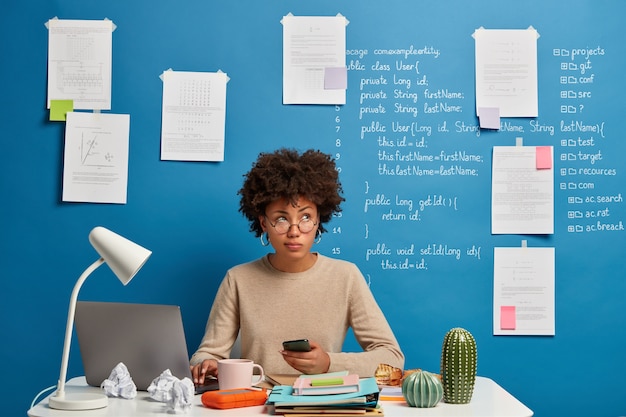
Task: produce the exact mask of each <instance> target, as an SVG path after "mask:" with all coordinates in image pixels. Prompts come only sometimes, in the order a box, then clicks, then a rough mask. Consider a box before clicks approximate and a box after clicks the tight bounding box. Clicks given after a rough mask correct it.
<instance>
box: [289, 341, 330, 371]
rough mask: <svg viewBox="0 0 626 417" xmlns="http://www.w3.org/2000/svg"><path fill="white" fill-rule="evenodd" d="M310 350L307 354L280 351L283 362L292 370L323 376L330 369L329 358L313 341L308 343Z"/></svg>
mask: <svg viewBox="0 0 626 417" xmlns="http://www.w3.org/2000/svg"><path fill="white" fill-rule="evenodd" d="M309 343H310V345H311V350H310V351H309V352H294V351H291V350H281V351H280V354H281V355H283V359H284V360H285V362H287V363H288V364H289V366H291V367H292V368H294V369H296V370H298V371H300V372H302V373H303V374H309V375H310V374H323V373H325V372H328V369H329V368H330V357H329V356H328V353H326V351H324V349H322V347H321V346H320V345H319V344H317V343H316V342H314V341H311V340H310V341H309Z"/></svg>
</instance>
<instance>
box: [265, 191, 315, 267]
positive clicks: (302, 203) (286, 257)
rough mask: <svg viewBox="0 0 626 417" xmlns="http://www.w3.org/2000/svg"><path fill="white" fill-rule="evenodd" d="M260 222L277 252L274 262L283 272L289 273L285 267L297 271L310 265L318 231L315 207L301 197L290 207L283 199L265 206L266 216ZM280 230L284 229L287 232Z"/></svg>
mask: <svg viewBox="0 0 626 417" xmlns="http://www.w3.org/2000/svg"><path fill="white" fill-rule="evenodd" d="M259 221H260V222H261V227H262V228H263V231H264V232H267V235H268V237H269V240H270V243H271V244H272V247H273V248H274V250H275V251H276V256H275V260H276V261H277V262H278V263H280V265H281V266H282V267H283V270H287V269H291V268H287V266H290V267H291V266H294V267H295V269H298V268H297V266H298V264H302V263H306V262H310V253H311V247H312V246H313V242H314V240H315V236H316V233H317V229H318V227H319V216H318V213H317V206H316V205H315V203H313V202H312V201H310V200H307V199H306V198H304V197H300V198H299V199H298V200H297V203H296V205H295V206H293V205H291V203H289V201H288V200H287V199H284V198H282V199H279V200H276V201H274V202H272V203H271V204H268V206H267V208H266V209H265V215H264V216H259ZM281 228H285V229H286V232H284V230H281ZM309 229H310V230H309ZM303 230H304V232H303ZM281 232H283V233H281ZM274 266H275V267H276V266H277V265H274ZM279 269H281V268H279Z"/></svg>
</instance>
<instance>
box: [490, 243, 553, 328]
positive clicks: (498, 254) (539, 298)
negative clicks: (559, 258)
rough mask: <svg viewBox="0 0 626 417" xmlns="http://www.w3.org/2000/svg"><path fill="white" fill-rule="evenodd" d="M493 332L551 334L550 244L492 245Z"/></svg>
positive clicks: (551, 282) (551, 263)
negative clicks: (530, 245)
mask: <svg viewBox="0 0 626 417" xmlns="http://www.w3.org/2000/svg"><path fill="white" fill-rule="evenodd" d="M493 277H494V278H493V334H494V335H538V336H554V334H555V325H554V248H528V247H519V248H494V261H493Z"/></svg>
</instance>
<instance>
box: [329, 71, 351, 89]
mask: <svg viewBox="0 0 626 417" xmlns="http://www.w3.org/2000/svg"><path fill="white" fill-rule="evenodd" d="M346 88H348V69H347V68H346V67H328V68H324V89H325V90H345V89H346Z"/></svg>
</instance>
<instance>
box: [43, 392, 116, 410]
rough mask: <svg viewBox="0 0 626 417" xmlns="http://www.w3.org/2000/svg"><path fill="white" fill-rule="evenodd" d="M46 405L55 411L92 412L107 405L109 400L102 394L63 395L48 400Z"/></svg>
mask: <svg viewBox="0 0 626 417" xmlns="http://www.w3.org/2000/svg"><path fill="white" fill-rule="evenodd" d="M48 405H49V406H50V408H54V409H57V410H94V409H96V408H104V407H106V406H107V405H109V399H108V397H107V396H106V395H104V394H81V393H71V394H68V393H65V395H64V396H63V397H62V398H59V397H55V396H54V395H53V396H51V397H50V398H48Z"/></svg>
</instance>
